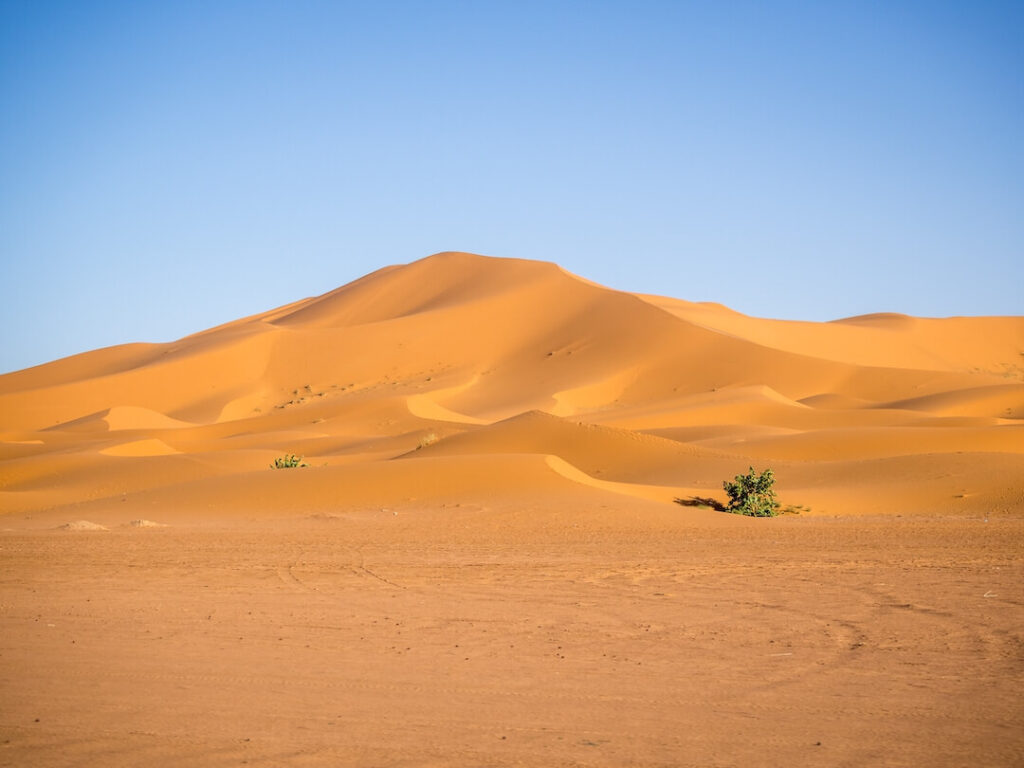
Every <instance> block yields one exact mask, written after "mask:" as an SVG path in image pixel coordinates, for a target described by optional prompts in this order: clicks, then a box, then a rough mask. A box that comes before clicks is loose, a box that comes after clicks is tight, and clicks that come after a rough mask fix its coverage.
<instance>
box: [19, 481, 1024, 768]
mask: <svg viewBox="0 0 1024 768" xmlns="http://www.w3.org/2000/svg"><path fill="white" fill-rule="evenodd" d="M1022 545H1024V522H1022V521H1020V520H1014V519H992V520H989V521H987V522H986V521H985V520H984V519H982V518H960V519H952V518H946V519H940V518H935V519H929V518H921V517H915V518H909V519H904V518H895V519H894V518H884V519H877V518H848V519H844V518H827V517H817V518H804V519H800V518H779V519H775V520H747V519H734V518H732V517H728V518H726V516H724V515H721V514H719V513H712V512H707V511H703V510H696V509H688V508H684V507H677V508H676V509H669V510H664V509H661V508H660V507H655V506H654V505H653V504H652V505H650V506H644V507H642V508H641V509H639V510H638V509H637V508H636V507H635V506H631V508H630V509H628V510H627V509H615V508H613V507H608V506H605V508H603V509H600V510H593V509H588V508H581V507H579V506H577V507H574V506H573V504H572V501H571V500H570V499H565V500H563V503H560V504H558V505H557V506H542V505H539V504H538V505H536V506H532V507H531V506H530V505H527V504H523V505H516V506H514V507H503V508H488V507H486V506H484V505H482V504H470V505H463V506H459V507H448V508H420V507H417V506H415V505H411V506H402V507H396V508H394V509H387V510H379V509H374V510H359V511H351V512H348V513H339V514H337V515H333V516H329V515H318V516H314V517H308V518H301V519H277V520H275V519H265V520H237V521H234V522H231V523H230V524H193V525H180V526H169V527H166V528H134V527H130V526H115V527H112V528H111V529H110V530H108V531H73V530H70V531H69V530H65V531H60V530H56V531H55V530H8V531H5V532H3V533H2V534H0V546H2V558H0V588H2V594H3V604H2V606H0V608H2V615H3V625H4V632H3V633H2V636H0V653H2V656H0V658H2V665H0V691H2V699H3V702H4V703H3V706H2V709H0V742H2V743H0V762H2V764H4V765H35V766H51V765H52V766H63V765H72V764H74V765H105V766H115V765H139V764H147V765H154V766H156V765H213V766H216V765H240V764H248V765H265V766H274V765H297V766H302V765H361V766H368V765H379V766H392V765H408V766H423V765H494V766H503V765H531V766H532V765H536V766H559V765H642V766H680V765H701V766H718V765H722V766H727V765H769V764H774V765H785V764H789V765H823V766H824V765H830V766H831V765H907V766H911V765H913V766H919V765H1015V764H1017V765H1019V764H1020V763H1021V761H1022V760H1024V731H1022V729H1021V723H1022V720H1024V700H1022V697H1021V695H1020V691H1021V690H1022V684H1024V659H1022V648H1024V643H1022V635H1024V625H1022V619H1024V607H1022V606H1024V586H1022V585H1024V555H1022V553H1024V546H1022Z"/></svg>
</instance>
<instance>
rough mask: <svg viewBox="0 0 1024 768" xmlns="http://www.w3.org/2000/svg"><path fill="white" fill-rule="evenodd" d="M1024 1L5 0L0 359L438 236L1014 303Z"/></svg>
mask: <svg viewBox="0 0 1024 768" xmlns="http://www.w3.org/2000/svg"><path fill="white" fill-rule="evenodd" d="M1022 41H1024V3H1022V2H985V1H984V0H970V1H968V0H964V1H963V2H953V3H951V2H942V1H941V0H931V1H928V2H900V1H899V0H891V1H884V2H871V1H870V0H854V1H852V2H843V1H841V0H840V1H837V2H832V1H830V2H812V1H811V0H807V2H785V1H780V2H771V1H770V0H766V1H764V2H743V1H741V0H737V1H735V2H733V1H731V0H720V1H718V2H714V1H710V2H684V1H683V0H678V2H644V1H643V0H630V1H629V2H626V1H625V0H622V1H621V2H602V1H601V0H591V1H581V2H557V1H555V0H548V1H546V2H531V1H530V0H516V1H515V2H512V1H510V2H497V1H495V2H488V1H487V0H478V1H476V2H449V1H446V0H437V1H436V2H426V1H424V2H403V1H400V0H391V1H389V0H378V1H377V2H340V1H339V2H304V1H303V0H281V1H280V2H260V1H259V0H246V1H244V2H217V0H205V1H202V2H188V1H187V0H175V1H174V2H145V1H142V2H138V1H132V2H88V1H87V0H76V1H75V2H47V1H46V0H27V1H26V2H11V1H9V0H0V322H2V323H3V326H4V328H3V335H2V341H0V371H8V370H13V369H17V368H22V367H26V366H30V365H35V364H38V363H42V362H45V361H48V360H51V359H54V358H57V357H61V356H64V355H68V354H72V353H76V352H81V351H85V350H88V349H93V348H96V347H101V346H107V345H111V344H116V343H123V342H129V341H170V340H173V339H175V338H178V337H181V336H184V335H186V334H188V333H192V332H195V331H199V330H202V329H203V328H207V327H210V326H212V325H216V324H218V323H221V322H226V321H228V320H232V319H235V318H238V317H241V316H243V315H248V314H253V313H256V312H261V311H264V310H268V309H271V308H273V307H276V306H279V305H282V304H285V303H288V302H291V301H294V300H297V299H300V298H304V297H306V296H310V295H315V294H320V293H323V292H326V291H328V290H331V289H333V288H335V287H337V286H339V285H342V284H344V283H347V282H349V281H351V280H354V279H356V278H358V277H360V276H362V275H364V274H366V273H368V272H371V271H373V270H375V269H377V268H379V267H382V266H385V265H387V264H395V263H405V262H409V261H413V260H415V259H418V258H421V257H423V256H427V255H429V254H431V253H434V252H436V251H441V250H467V251H474V252H477V253H484V254H488V255H494V256H512V257H518V258H527V259H543V260H548V261H555V262H558V263H559V264H561V265H562V266H563V267H565V268H566V269H568V270H570V271H572V272H575V273H577V274H580V275H582V276H584V277H586V278H588V279H590V280H593V281H596V282H599V283H603V284H605V285H608V286H611V287H614V288H620V289H624V290H632V291H641V292H649V293H660V294H665V295H671V296H675V297H678V298H684V299H689V300H693V301H704V300H711V301H718V302H721V303H724V304H727V305H728V306H730V307H732V308H734V309H737V310H739V311H741V312H744V313H747V314H752V315H759V316H770V317H782V318H790V319H810V320H827V319H834V318H838V317H844V316H850V315H856V314H863V313H867V312H876V311H898V312H905V313H908V314H915V315H928V316H945V315H964V314H966V315H980V314H1024V44H1022Z"/></svg>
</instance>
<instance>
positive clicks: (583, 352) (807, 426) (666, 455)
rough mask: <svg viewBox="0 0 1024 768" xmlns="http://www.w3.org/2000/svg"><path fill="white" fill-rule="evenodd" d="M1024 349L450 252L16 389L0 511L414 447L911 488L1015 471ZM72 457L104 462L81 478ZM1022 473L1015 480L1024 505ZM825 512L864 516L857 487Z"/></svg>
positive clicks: (1020, 329) (82, 363)
mask: <svg viewBox="0 0 1024 768" xmlns="http://www.w3.org/2000/svg"><path fill="white" fill-rule="evenodd" d="M1022 355H1024V319H1022V318H1013V317H1006V318H995V317H993V318H947V319H941V320H936V319H920V318H911V317H906V316H900V315H874V316H865V317H860V318H849V319H845V320H840V321H836V322H833V323H806V322H790V321H781V320H761V319H757V318H751V317H747V316H744V315H741V314H739V313H736V312H734V311H732V310H729V309H727V308H725V307H722V306H719V305H712V304H693V303H690V302H686V301H683V300H678V299H668V298H661V297H651V296H634V295H630V294H626V293H621V292H617V291H614V290H611V289H608V288H604V287H602V286H598V285H595V284H593V283H590V282H588V281H586V280H584V279H580V278H576V277H575V276H573V275H570V274H568V273H566V272H565V271H563V270H561V269H559V268H558V267H556V266H555V265H553V264H546V263H538V262H529V261H521V260H515V259H494V258H486V257H481V256H474V255H471V254H463V253H442V254H438V255H435V256H432V257H430V258H427V259H422V260H420V261H417V262H414V263H412V264H409V265H405V266H397V267H387V268H385V269H382V270H379V271H378V272H375V273H373V274H371V275H367V276H366V277H364V278H362V279H360V280H357V281H356V282H354V283H352V284H350V285H347V286H344V287H342V288H339V289H337V290H335V291H332V292H330V293H327V294H324V295H323V296H320V297H316V298H311V299H306V300H303V301H299V302H295V303H293V304H291V305H288V306H287V307H283V308H281V309H278V310H272V311H270V312H266V313H262V314H257V315H253V316H251V317H248V318H243V319H241V320H238V321H236V322H233V323H228V324H226V325H223V326H220V327H218V328H214V329H210V330H209V331H204V332H202V333H198V334H195V335H194V336H190V337H187V338H184V339H181V340H180V341H177V342H173V343H170V344H157V345H152V344H149V345H126V346H123V347H112V348H108V349H103V350H98V351H96V352H89V353H84V354H81V355H76V356H75V357H73V358H68V359H66V360H58V361H56V362H54V363H50V364H48V365H43V366H38V367H36V368H32V369H28V370H25V371H19V372H16V373H12V374H8V375H6V376H2V377H0V414H2V421H0V437H2V438H4V440H5V442H4V443H3V444H2V446H0V447H2V448H3V454H2V455H3V456H4V457H6V458H5V463H3V464H0V488H2V490H0V494H2V495H0V499H2V501H0V505H2V507H3V508H4V509H7V510H13V509H18V510H19V511H25V512H32V511H33V510H41V509H52V508H54V507H58V508H59V507H60V506H61V505H63V504H66V503H68V502H69V500H70V499H72V498H76V494H77V495H80V496H83V497H84V498H92V497H96V496H100V497H102V493H98V492H97V491H96V489H100V488H124V489H126V490H125V492H128V490H127V489H130V492H131V493H136V492H139V491H141V490H144V489H147V488H151V489H152V490H153V492H162V493H167V494H171V495H172V496H173V495H174V494H185V493H187V490H188V487H189V484H190V483H192V482H195V481H198V480H199V479H200V478H202V477H208V476H211V475H213V476H216V477H217V478H218V481H217V482H220V483H224V484H227V485H230V484H231V483H232V482H235V481H237V482H238V483H240V485H239V488H238V493H237V495H236V497H237V498H236V501H235V502H233V503H232V504H230V505H229V506H237V507H239V508H241V507H244V506H246V505H247V504H248V499H249V496H250V494H251V491H249V490H247V488H248V487H249V486H250V483H251V479H250V477H249V476H250V473H252V472H262V471H263V470H264V469H265V468H266V467H267V465H268V464H269V463H270V461H271V460H272V459H273V458H274V457H275V456H277V455H281V454H283V453H286V452H289V453H301V454H303V455H305V456H306V457H307V459H308V460H309V461H310V463H312V465H313V466H312V467H311V468H310V469H309V470H308V471H309V472H310V473H316V472H320V471H321V470H320V469H319V468H318V467H321V468H322V467H323V466H324V465H326V466H328V467H329V466H340V465H346V466H359V467H361V468H362V471H364V472H367V473H372V472H376V471H378V470H379V471H381V472H384V475H381V477H384V476H387V477H388V478H393V477H394V478H397V477H398V476H400V475H403V473H405V474H408V475H409V477H410V478H418V477H419V476H418V475H417V474H416V470H415V469H414V467H415V466H417V465H415V464H409V463H405V462H399V463H396V464H394V465H392V464H391V462H392V461H393V460H394V459H396V458H399V457H402V456H403V455H407V454H409V453H410V452H414V453H416V454H418V457H419V458H420V459H423V458H426V457H429V456H442V455H443V456H448V457H451V460H455V457H461V458H460V459H459V460H461V461H469V460H470V459H471V458H472V457H474V456H475V457H484V456H497V455H511V454H524V455H534V456H537V457H550V456H555V457H558V458H559V459H561V460H562V461H564V462H565V463H566V465H568V466H572V467H574V468H575V469H576V470H578V471H579V472H582V473H584V474H586V475H587V476H589V477H592V478H594V479H597V480H601V481H611V482H616V483H636V484H637V485H638V486H650V485H654V486H657V487H664V488H669V489H671V488H677V489H686V488H694V487H697V488H703V489H705V490H707V491H708V492H709V493H711V492H716V491H717V489H718V488H719V485H720V481H721V478H722V476H723V474H724V475H725V476H728V475H729V474H730V470H731V468H735V469H736V470H737V471H738V470H740V469H743V468H744V466H745V464H746V463H748V462H750V461H756V462H757V463H759V464H772V463H777V462H778V461H782V460H784V461H787V462H800V463H802V465H804V467H805V468H807V469H808V470H809V471H811V472H813V468H814V467H815V466H816V465H817V464H818V463H820V462H823V461H835V460H840V459H841V460H843V461H856V460H859V459H864V460H868V459H875V458H880V457H884V456H896V455H899V456H904V457H917V459H916V461H917V462H918V465H917V467H918V468H917V469H914V468H913V467H910V468H909V469H908V474H907V476H906V478H905V483H906V486H907V488H908V489H913V488H915V487H917V486H919V485H924V484H927V482H928V467H929V465H930V462H931V459H930V457H931V456H933V455H934V454H936V453H943V452H952V451H956V452H961V453H966V454H976V455H978V457H979V458H978V460H977V461H978V466H979V468H980V467H981V466H983V464H984V462H985V458H984V457H985V456H986V455H990V454H993V453H996V454H1000V455H1002V456H1004V457H1009V458H1008V460H1009V461H1011V462H1013V461H1016V460H1018V459H1019V457H1020V455H1021V449H1020V446H1021V445H1022V444H1024V438H1022V423H1021V419H1024V357H1022ZM115 435H116V436H119V437H116V436H115ZM417 449H422V450H419V451H418V450H417ZM76 456H77V457H80V458H79V459H76V460H75V461H77V462H78V463H79V464H81V465H82V466H87V467H88V469H87V470H72V469H70V468H69V467H68V466H67V464H68V462H69V460H71V459H72V458H73V457H76ZM182 457H194V460H195V462H193V463H189V462H185V463H182V461H181V458H182ZM1015 457H1016V458H1015ZM142 458H145V459H146V460H147V461H149V462H150V463H149V464H147V465H146V467H145V472H144V473H142V474H141V475H140V472H139V465H137V464H136V462H137V461H139V460H140V459H142ZM544 460H547V459H544ZM154 462H155V464H154ZM72 463H74V462H72ZM157 466H159V469H158V470H156V469H154V468H155V467H157ZM385 466H387V467H388V468H387V469H386V470H385V469H384V467H385ZM538 466H539V465H538ZM546 466H547V465H546ZM558 466H560V467H561V466H562V465H561V464H558ZM197 467H201V470H200V471H197ZM58 468H60V469H58ZM1022 468H1024V465H1022ZM479 471H481V470H480V468H477V469H476V470H474V472H479ZM851 471H855V470H854V469H853V468H851ZM966 471H967V472H971V471H972V470H970V469H968V470H966ZM76 472H77V473H78V474H76ZM979 472H980V469H979ZM83 473H84V474H83ZM409 473H411V474H409ZM468 474H469V473H468V472H467V473H466V477H461V478H460V476H459V475H460V473H458V472H452V473H451V476H450V477H449V478H448V482H449V483H450V488H449V493H450V495H451V497H452V498H453V499H457V498H458V497H459V496H460V494H462V493H464V492H466V491H467V490H468V488H469V487H471V486H472V487H478V486H480V487H485V486H486V485H487V481H488V478H487V477H485V478H483V479H481V478H480V477H478V476H474V478H473V479H472V481H470V480H469V478H468ZM563 474H565V473H563ZM1022 476H1024V472H1021V473H1018V474H1017V477H1016V478H1005V479H1004V480H1005V482H1006V483H1008V484H1010V485H1011V486H1012V487H1013V488H1017V489H1019V488H1020V487H1022V485H1021V480H1020V479H1019V478H1020V477H1022ZM33 478H35V479H33ZM232 478H235V480H233V479H232ZM490 479H493V480H494V481H495V482H497V481H498V479H499V478H497V477H494V478H490ZM780 481H782V482H784V478H783V477H780ZM387 482H388V483H389V484H390V483H393V482H395V480H392V479H389V480H388V481H387ZM415 482H419V480H412V479H410V480H408V482H400V483H399V485H401V486H402V487H403V488H406V487H409V486H410V484H415ZM850 482H856V483H859V484H870V483H871V482H872V479H871V478H870V477H851V478H850ZM542 485H543V484H542ZM396 487H397V486H396ZM592 487H597V486H592ZM71 489H75V490H74V492H72V493H69V491H70V490H71ZM160 489H163V490H160ZM28 490H31V491H32V495H31V496H26V495H24V492H25V491H28ZM379 490H380V494H379V495H380V496H381V497H382V498H383V497H386V496H387V492H388V488H387V487H382V488H380V489H379ZM538 490H539V489H538ZM908 492H910V491H908ZM15 493H21V494H22V495H20V496H11V495H10V494H15ZM371 495H372V494H371ZM663 495H671V492H670V491H667V492H666V494H663ZM299 501H301V500H299ZM793 501H794V502H799V500H796V499H794V500H793ZM829 506H830V511H832V512H833V513H845V514H858V513H860V512H862V511H863V509H864V508H863V506H862V505H861V504H860V503H856V504H854V503H851V504H848V505H847V504H844V503H843V499H842V496H841V495H839V496H837V497H836V498H834V499H833V501H832V502H831V503H830V505H829ZM961 506H962V507H964V508H965V511H972V512H975V513H976V512H980V510H977V509H974V507H973V506H972V505H971V504H965V505H961ZM891 511H892V512H893V513H899V509H895V508H894V509H893V510H891Z"/></svg>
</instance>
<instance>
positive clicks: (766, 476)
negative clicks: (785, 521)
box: [722, 467, 779, 517]
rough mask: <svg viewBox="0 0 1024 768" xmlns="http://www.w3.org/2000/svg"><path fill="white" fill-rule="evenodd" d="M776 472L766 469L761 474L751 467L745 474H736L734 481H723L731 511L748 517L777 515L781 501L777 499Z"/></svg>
mask: <svg viewBox="0 0 1024 768" xmlns="http://www.w3.org/2000/svg"><path fill="white" fill-rule="evenodd" d="M774 484H775V474H774V473H773V472H772V471H771V470H770V469H766V470H765V471H764V472H762V473H761V474H760V475H759V474H757V472H755V471H754V468H753V467H751V468H750V471H749V472H747V474H745V475H736V479H735V480H733V482H731V483H730V482H729V481H728V480H726V481H725V482H723V483H722V487H723V488H724V489H725V492H726V493H727V494H729V505H728V507H727V509H728V511H729V512H733V513H735V514H737V515H747V516H748V517H775V516H776V515H777V514H779V502H778V501H776V499H775V491H774V490H773V489H772V486H773V485H774Z"/></svg>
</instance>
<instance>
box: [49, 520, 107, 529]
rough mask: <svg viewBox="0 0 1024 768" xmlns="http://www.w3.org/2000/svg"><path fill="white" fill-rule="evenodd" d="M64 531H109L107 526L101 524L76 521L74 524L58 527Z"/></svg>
mask: <svg viewBox="0 0 1024 768" xmlns="http://www.w3.org/2000/svg"><path fill="white" fill-rule="evenodd" d="M57 527H58V528H60V529H61V530H62V531H106V530H109V529H108V528H107V527H106V526H105V525H100V524H99V523H93V522H90V521H89V520H75V521H74V522H72V523H64V525H60V526H57Z"/></svg>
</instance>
